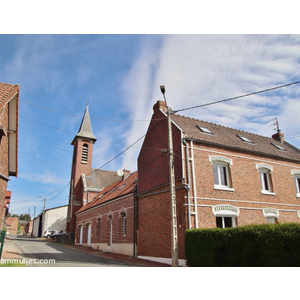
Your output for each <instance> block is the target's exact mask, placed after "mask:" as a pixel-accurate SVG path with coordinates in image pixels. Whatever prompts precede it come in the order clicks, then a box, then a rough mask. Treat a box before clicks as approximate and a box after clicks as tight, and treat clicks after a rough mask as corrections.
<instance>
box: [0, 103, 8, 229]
mask: <svg viewBox="0 0 300 300" xmlns="http://www.w3.org/2000/svg"><path fill="white" fill-rule="evenodd" d="M1 113H2V110H1ZM1 123H2V125H3V126H4V128H5V130H6V131H7V129H8V106H5V108H4V111H3V113H2V117H1ZM0 173H1V174H2V175H4V176H6V177H8V176H9V171H8V136H2V137H1V139H0ZM6 190H7V180H6V179H5V178H2V177H0V230H2V228H3V221H4V214H5V209H4V206H5V193H6Z"/></svg>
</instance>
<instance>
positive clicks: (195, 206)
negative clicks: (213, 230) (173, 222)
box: [191, 141, 198, 228]
mask: <svg viewBox="0 0 300 300" xmlns="http://www.w3.org/2000/svg"><path fill="white" fill-rule="evenodd" d="M193 146H194V144H193V142H192V141H191V162H192V179H193V191H194V195H193V196H194V215H195V228H198V208H197V186H196V176H195V160H194V151H193Z"/></svg>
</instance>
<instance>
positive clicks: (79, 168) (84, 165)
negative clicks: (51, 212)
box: [67, 138, 93, 232]
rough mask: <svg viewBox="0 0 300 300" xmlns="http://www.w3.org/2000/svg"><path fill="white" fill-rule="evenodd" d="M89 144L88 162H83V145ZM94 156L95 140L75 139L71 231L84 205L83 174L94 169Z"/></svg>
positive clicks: (87, 173) (73, 229)
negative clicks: (76, 215) (76, 216)
mask: <svg viewBox="0 0 300 300" xmlns="http://www.w3.org/2000/svg"><path fill="white" fill-rule="evenodd" d="M84 144H87V145H88V157H87V162H82V149H83V145H84ZM92 158H93V142H92V141H90V140H88V139H84V138H76V139H75V141H74V151H73V161H72V172H71V179H73V192H72V191H71V189H72V186H71V187H70V196H71V195H72V194H73V199H74V201H75V205H74V203H73V207H72V223H71V228H70V229H69V227H68V226H67V229H69V230H70V231H71V232H74V231H75V217H74V216H75V213H76V212H77V211H78V210H79V209H80V208H81V207H82V205H83V196H84V194H83V183H82V180H81V175H82V174H85V175H89V174H90V173H91V171H92ZM68 209H69V211H70V203H69V208H68Z"/></svg>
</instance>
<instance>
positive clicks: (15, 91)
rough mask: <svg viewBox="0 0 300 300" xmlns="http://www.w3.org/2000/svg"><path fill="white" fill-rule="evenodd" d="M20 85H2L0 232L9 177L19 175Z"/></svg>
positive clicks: (0, 95)
mask: <svg viewBox="0 0 300 300" xmlns="http://www.w3.org/2000/svg"><path fill="white" fill-rule="evenodd" d="M18 114H19V85H12V84H6V83H0V230H2V229H3V226H4V218H5V213H6V208H7V207H6V191H7V183H8V181H9V176H17V174H18Z"/></svg>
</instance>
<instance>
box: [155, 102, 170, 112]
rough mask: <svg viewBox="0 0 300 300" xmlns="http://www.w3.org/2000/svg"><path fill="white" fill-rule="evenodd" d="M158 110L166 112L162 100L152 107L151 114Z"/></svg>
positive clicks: (164, 103)
mask: <svg viewBox="0 0 300 300" xmlns="http://www.w3.org/2000/svg"><path fill="white" fill-rule="evenodd" d="M158 110H161V111H163V112H167V109H166V102H165V101H162V100H158V101H157V102H156V103H155V104H154V106H153V112H154V113H155V112H157V111H158Z"/></svg>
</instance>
